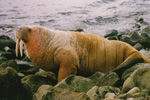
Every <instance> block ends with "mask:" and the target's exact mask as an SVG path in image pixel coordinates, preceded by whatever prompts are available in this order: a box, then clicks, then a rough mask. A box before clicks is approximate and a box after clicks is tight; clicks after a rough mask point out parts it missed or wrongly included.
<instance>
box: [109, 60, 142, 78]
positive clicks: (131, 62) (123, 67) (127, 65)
mask: <svg viewBox="0 0 150 100" xmlns="http://www.w3.org/2000/svg"><path fill="white" fill-rule="evenodd" d="M143 62H144V59H143V58H134V59H128V60H127V61H126V62H125V63H123V64H121V65H119V66H118V67H117V68H116V69H114V70H111V71H112V72H116V73H117V74H118V75H119V76H120V77H121V75H122V74H123V72H124V71H125V70H126V69H128V68H130V67H132V66H133V65H135V64H136V63H143Z"/></svg>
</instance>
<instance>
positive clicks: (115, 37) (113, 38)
mask: <svg viewBox="0 0 150 100" xmlns="http://www.w3.org/2000/svg"><path fill="white" fill-rule="evenodd" d="M107 39H108V40H118V37H117V36H110V37H107Z"/></svg>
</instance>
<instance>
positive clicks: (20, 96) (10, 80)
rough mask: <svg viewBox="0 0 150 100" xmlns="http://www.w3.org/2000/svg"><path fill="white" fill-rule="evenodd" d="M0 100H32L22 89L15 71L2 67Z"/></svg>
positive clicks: (0, 71) (0, 70) (0, 73)
mask: <svg viewBox="0 0 150 100" xmlns="http://www.w3.org/2000/svg"><path fill="white" fill-rule="evenodd" d="M0 99H1V100H31V97H30V96H29V94H28V92H27V91H26V90H25V89H24V88H23V87H22V85H21V81H20V78H19V76H18V74H17V72H16V70H15V69H13V68H11V67H7V68H5V69H4V68H2V67H0Z"/></svg>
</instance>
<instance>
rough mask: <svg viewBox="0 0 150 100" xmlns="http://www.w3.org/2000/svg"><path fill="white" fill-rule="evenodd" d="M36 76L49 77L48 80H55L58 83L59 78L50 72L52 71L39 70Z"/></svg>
mask: <svg viewBox="0 0 150 100" xmlns="http://www.w3.org/2000/svg"><path fill="white" fill-rule="evenodd" d="M35 75H38V76H43V77H47V78H50V79H54V80H56V81H57V76H56V75H55V74H54V73H53V72H50V71H44V70H42V69H39V71H38V72H37V73H35Z"/></svg>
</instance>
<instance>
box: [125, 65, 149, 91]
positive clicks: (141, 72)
mask: <svg viewBox="0 0 150 100" xmlns="http://www.w3.org/2000/svg"><path fill="white" fill-rule="evenodd" d="M149 78H150V67H148V66H146V67H145V66H143V67H140V68H138V69H136V70H135V71H134V72H133V73H132V74H131V75H130V77H128V78H127V79H126V80H125V82H124V84H123V87H122V91H123V92H124V93H125V92H127V91H129V90H130V89H132V88H133V87H139V88H140V89H148V90H150V85H149V83H150V80H149Z"/></svg>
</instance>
